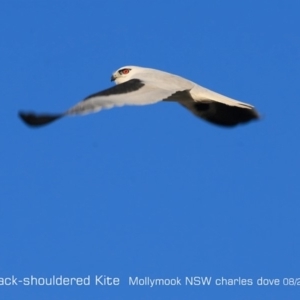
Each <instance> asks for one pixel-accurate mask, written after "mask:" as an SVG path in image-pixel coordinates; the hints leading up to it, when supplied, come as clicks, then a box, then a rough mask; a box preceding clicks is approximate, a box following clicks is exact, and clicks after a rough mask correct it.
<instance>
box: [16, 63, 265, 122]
mask: <svg viewBox="0 0 300 300" xmlns="http://www.w3.org/2000/svg"><path fill="white" fill-rule="evenodd" d="M111 79H112V81H115V83H116V86H114V87H111V88H109V89H106V90H103V91H101V92H98V93H95V94H92V95H90V96H88V97H86V98H85V99H84V100H83V101H81V102H79V103H78V104H77V105H75V106H74V107H72V108H70V109H69V110H67V111H66V112H65V113H62V114H57V115H51V114H44V115H36V114H34V113H22V112H21V113H20V117H21V118H22V119H23V120H24V121H25V122H26V123H27V124H28V125H31V126H40V125H45V124H48V123H50V122H52V121H54V120H57V119H59V118H61V117H63V116H71V115H78V114H87V113H92V112H97V111H99V110H101V109H103V108H112V107H114V106H123V105H146V104H154V103H157V102H160V101H175V102H179V103H180V104H181V105H183V106H184V107H186V108H187V109H189V110H190V111H191V112H192V113H194V114H195V115H196V116H198V117H201V118H203V119H205V120H207V121H209V122H212V123H215V124H218V125H224V126H234V125H237V124H239V123H245V122H248V121H251V120H253V119H258V118H259V115H258V113H257V111H256V110H255V109H254V107H253V106H252V105H250V104H247V103H243V102H240V101H237V100H234V99H231V98H228V97H226V96H223V95H221V94H218V93H216V92H213V91H211V90H209V89H206V88H204V87H202V86H200V85H198V84H196V83H194V82H192V81H190V80H187V79H185V78H182V77H180V76H177V75H173V74H170V73H167V72H163V71H159V70H155V69H150V68H142V67H136V66H126V67H122V68H120V69H118V70H117V71H116V72H114V73H113V75H112V77H111Z"/></svg>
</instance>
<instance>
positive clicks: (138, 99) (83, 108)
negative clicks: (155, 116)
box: [19, 76, 192, 126]
mask: <svg viewBox="0 0 300 300" xmlns="http://www.w3.org/2000/svg"><path fill="white" fill-rule="evenodd" d="M171 77H172V76H171ZM168 78H169V77H168V76H167V79H168ZM165 79H166V78H165ZM159 83H160V80H159V78H156V79H152V78H150V80H147V79H145V80H141V79H131V80H128V81H126V82H124V83H121V84H118V85H116V86H113V87H111V88H109V89H106V90H103V91H101V92H98V93H95V94H92V95H90V96H88V97H86V98H85V99H84V100H83V101H81V102H79V103H78V104H76V105H75V106H73V107H72V108H70V109H69V110H67V111H66V112H65V113H61V114H56V115H53V114H42V115H39V114H35V113H24V112H21V113H20V114H19V115H20V117H21V118H22V119H23V121H24V122H25V123H27V124H28V125H31V126H41V125H46V124H48V123H50V122H53V121H55V120H57V119H59V118H61V117H63V116H67V115H78V114H88V113H92V112H97V111H99V110H101V109H103V108H112V107H114V106H123V105H146V104H153V103H156V102H159V101H162V100H163V99H165V98H168V97H170V96H171V95H172V94H174V93H176V92H177V91H178V90H177V89H178V87H177V86H176V84H174V83H173V84H172V82H171V83H170V84H168V82H167V80H165V81H163V82H162V84H159ZM185 87H186V85H184V86H182V89H183V88H185ZM189 87H190V88H191V87H192V86H191V85H189Z"/></svg>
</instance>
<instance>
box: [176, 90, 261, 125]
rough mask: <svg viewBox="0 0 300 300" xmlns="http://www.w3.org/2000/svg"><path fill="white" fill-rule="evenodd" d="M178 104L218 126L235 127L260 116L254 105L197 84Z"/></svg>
mask: <svg viewBox="0 0 300 300" xmlns="http://www.w3.org/2000/svg"><path fill="white" fill-rule="evenodd" d="M178 102H179V103H180V104H182V105H183V106H184V107H186V108H187V109H189V110H190V111H191V112H192V113H193V114H195V115H196V116H198V117H201V118H203V119H205V120H206V121H208V122H211V123H214V124H217V125H222V126H235V125H237V124H240V123H246V122H249V121H251V120H254V119H259V114H258V112H257V111H256V110H255V108H254V107H253V106H252V105H250V104H248V103H244V102H240V101H237V100H234V99H231V98H228V97H226V96H223V95H221V94H218V93H216V92H213V91H211V90H209V89H206V88H203V87H201V86H199V85H196V84H195V86H194V87H193V89H191V90H190V91H189V92H188V93H186V94H185V98H184V99H181V100H179V101H178Z"/></svg>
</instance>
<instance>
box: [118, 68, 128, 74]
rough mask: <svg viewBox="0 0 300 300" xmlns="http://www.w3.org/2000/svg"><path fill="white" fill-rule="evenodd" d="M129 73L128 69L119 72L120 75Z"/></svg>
mask: <svg viewBox="0 0 300 300" xmlns="http://www.w3.org/2000/svg"><path fill="white" fill-rule="evenodd" d="M129 71H130V69H123V70H121V71H120V72H121V74H123V75H126V74H128V73H129Z"/></svg>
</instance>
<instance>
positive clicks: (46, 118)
mask: <svg viewBox="0 0 300 300" xmlns="http://www.w3.org/2000/svg"><path fill="white" fill-rule="evenodd" d="M19 117H20V118H21V119H22V120H23V121H24V122H25V123H26V124H27V125H29V126H32V127H38V126H43V125H47V124H49V123H51V122H53V121H55V120H58V119H60V118H61V117H63V115H62V114H56V115H49V114H40V115H37V114H35V113H25V112H19Z"/></svg>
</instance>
